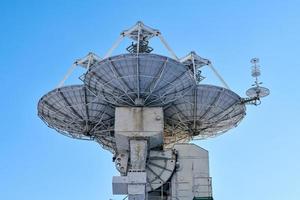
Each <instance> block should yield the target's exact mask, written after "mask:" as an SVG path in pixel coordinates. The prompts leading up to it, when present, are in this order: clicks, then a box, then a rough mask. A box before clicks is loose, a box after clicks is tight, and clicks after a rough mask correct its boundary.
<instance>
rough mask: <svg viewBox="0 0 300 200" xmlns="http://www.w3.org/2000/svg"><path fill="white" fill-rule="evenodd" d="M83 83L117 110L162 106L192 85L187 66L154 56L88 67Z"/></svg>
mask: <svg viewBox="0 0 300 200" xmlns="http://www.w3.org/2000/svg"><path fill="white" fill-rule="evenodd" d="M84 83H85V84H86V85H87V86H88V87H89V88H90V90H91V91H93V92H94V93H95V94H96V95H98V96H102V97H103V98H105V100H106V101H108V102H109V103H112V104H114V105H116V106H164V105H166V104H168V103H170V102H172V101H174V100H176V99H178V98H181V97H182V96H184V95H185V93H187V92H188V91H189V90H190V89H191V88H192V87H191V86H193V85H194V84H195V81H194V79H193V77H192V75H191V72H190V71H189V70H188V69H187V67H186V66H184V65H183V64H181V63H180V62H178V61H175V60H173V59H171V58H168V57H165V56H160V55H155V54H146V53H140V54H122V55H118V56H113V57H109V58H107V59H104V60H102V61H100V62H99V63H97V64H94V65H93V66H91V67H90V69H89V71H88V72H87V73H86V75H85V78H84Z"/></svg>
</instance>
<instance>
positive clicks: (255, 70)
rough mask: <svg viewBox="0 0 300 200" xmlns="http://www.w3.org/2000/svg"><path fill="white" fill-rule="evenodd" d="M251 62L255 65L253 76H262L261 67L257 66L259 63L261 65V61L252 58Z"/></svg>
mask: <svg viewBox="0 0 300 200" xmlns="http://www.w3.org/2000/svg"><path fill="white" fill-rule="evenodd" d="M250 62H251V63H252V64H253V66H252V73H251V75H252V76H253V77H255V78H257V77H259V76H260V66H259V65H258V64H257V63H259V59H258V58H252V59H251V60H250Z"/></svg>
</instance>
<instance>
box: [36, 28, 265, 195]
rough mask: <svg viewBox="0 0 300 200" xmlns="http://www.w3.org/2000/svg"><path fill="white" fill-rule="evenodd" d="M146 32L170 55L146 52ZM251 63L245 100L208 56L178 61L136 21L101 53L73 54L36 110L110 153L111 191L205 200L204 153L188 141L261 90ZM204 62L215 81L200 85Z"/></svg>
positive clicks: (210, 131) (238, 113) (220, 129)
mask: <svg viewBox="0 0 300 200" xmlns="http://www.w3.org/2000/svg"><path fill="white" fill-rule="evenodd" d="M126 37H127V38H129V39H131V40H132V41H133V42H132V44H131V45H130V46H129V47H128V48H126V50H127V52H126V53H123V54H120V55H112V53H113V51H114V50H115V49H116V48H117V47H118V46H119V44H120V42H121V41H122V40H124V39H125V38H126ZM153 37H158V38H159V39H160V41H161V42H162V44H163V45H164V46H165V47H166V49H167V50H168V51H169V53H170V55H171V56H172V58H170V57H167V56H163V55H157V54H153V53H152V51H153V50H154V49H153V48H152V47H150V46H149V41H150V39H151V38H153ZM128 52H129V53H128ZM258 62H259V60H258V58H253V59H252V60H251V63H252V64H253V66H252V76H253V77H254V78H255V82H254V84H253V85H252V87H251V88H250V89H248V90H247V92H246V94H247V96H248V98H241V97H240V96H239V95H238V94H236V93H235V92H233V91H232V90H230V89H229V86H228V84H227V83H226V82H225V80H224V79H223V78H222V76H221V75H220V74H219V73H218V72H217V70H216V69H215V68H214V67H213V66H212V64H211V61H210V60H208V59H205V58H202V57H200V56H199V55H197V54H196V53H195V52H194V51H192V52H191V53H189V54H188V55H187V56H185V57H183V58H181V59H179V58H178V57H177V56H176V54H175V53H174V51H173V50H172V49H171V48H170V46H169V45H168V44H167V42H166V41H165V39H164V37H163V36H162V34H161V32H160V31H159V30H157V29H153V28H151V27H149V26H146V25H144V24H143V23H142V22H137V23H136V24H135V25H134V26H133V27H131V28H129V29H127V30H125V31H123V32H121V34H120V36H119V39H118V40H117V41H116V43H115V44H114V45H113V46H112V47H111V48H110V49H109V51H108V52H107V53H106V54H105V55H104V57H103V58H100V57H99V56H97V55H96V54H94V53H89V54H88V55H87V56H85V57H84V58H82V59H78V60H76V61H75V62H74V63H73V65H72V67H71V68H70V70H69V71H68V73H67V74H66V76H65V77H64V79H63V80H62V81H61V82H60V84H59V85H58V87H57V88H55V89H54V90H52V91H50V92H48V93H47V94H45V95H44V96H43V97H42V98H41V99H40V101H39V103H38V116H39V117H40V118H41V119H42V120H43V121H44V122H45V123H46V124H47V125H48V126H49V127H50V128H53V129H55V130H56V131H58V132H60V133H62V134H64V135H66V136H69V137H71V138H76V139H85V140H93V141H96V142H98V143H99V144H101V146H102V147H103V148H104V149H107V150H109V151H111V153H112V154H113V162H115V167H116V169H117V170H118V171H119V172H120V176H114V177H113V185H112V186H113V193H114V194H117V195H118V194H127V195H128V200H137V199H138V200H150V199H158V197H159V199H162V200H166V199H170V198H171V199H180V200H190V199H207V200H212V199H213V198H212V189H211V177H210V175H209V166H208V152H207V151H206V150H205V149H202V148H200V147H198V146H196V145H194V144H188V142H190V141H191V140H193V139H206V138H210V137H215V136H218V135H220V134H222V133H224V132H226V131H228V130H230V129H232V128H234V127H236V126H237V125H238V124H239V123H240V122H241V121H242V119H243V118H244V116H245V115H246V104H254V105H258V104H259V103H260V98H262V97H265V96H267V95H269V93H270V91H269V89H267V88H265V87H262V86H261V84H262V83H261V82H259V80H258V77H259V76H260V74H261V73H260V68H259V65H258ZM77 66H80V67H82V68H84V69H86V72H85V73H84V74H83V75H82V76H81V77H80V79H81V80H82V82H83V84H81V85H69V86H63V84H64V82H65V80H66V79H67V78H68V76H69V75H71V73H72V71H73V70H74V69H75V68H76V67H77ZM206 66H208V67H210V69H211V70H212V71H213V73H214V75H215V76H216V77H217V78H218V79H219V80H220V82H221V83H222V87H220V86H215V85H205V84H202V80H203V79H204V76H203V74H202V72H201V70H202V67H206Z"/></svg>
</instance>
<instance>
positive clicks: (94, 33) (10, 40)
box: [0, 0, 300, 200]
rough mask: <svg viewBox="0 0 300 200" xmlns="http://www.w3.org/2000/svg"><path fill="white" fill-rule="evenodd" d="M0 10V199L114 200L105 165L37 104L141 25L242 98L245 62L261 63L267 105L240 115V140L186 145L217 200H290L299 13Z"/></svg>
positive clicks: (263, 4)
mask: <svg viewBox="0 0 300 200" xmlns="http://www.w3.org/2000/svg"><path fill="white" fill-rule="evenodd" d="M0 8H1V16H0V58H1V63H0V81H1V92H0V95H1V96H0V97H1V98H0V103H1V104H0V105H1V106H2V108H1V115H0V125H1V130H0V199H3V200H4V199H5V200H41V199H43V200H61V199H64V200H65V199H72V200H86V199H89V200H102V199H103V200H108V199H110V198H111V199H114V200H119V199H121V198H120V197H118V196H113V195H112V190H111V180H112V176H113V175H117V174H118V173H117V172H116V170H115V168H114V163H112V161H111V160H112V155H111V154H110V153H109V152H108V151H105V150H103V149H101V148H100V146H99V145H98V144H96V143H94V142H87V141H80V140H74V139H70V138H68V137H65V136H63V135H61V134H59V133H56V132H55V131H54V130H52V129H50V128H48V127H47V126H46V125H45V124H44V123H43V122H42V121H41V120H40V119H39V118H38V117H37V103H38V100H39V99H40V98H41V96H42V95H44V94H45V93H47V92H48V91H50V90H52V89H53V88H54V87H55V86H56V85H57V84H58V83H59V81H60V80H62V78H63V76H64V74H65V73H66V71H67V70H68V68H69V67H70V65H71V64H72V63H73V62H74V60H75V59H77V58H81V57H84V56H85V55H86V54H87V53H88V52H95V53H96V54H98V55H99V56H104V54H105V53H106V51H107V50H108V49H109V48H110V47H111V46H112V44H113V43H114V41H115V40H116V39H117V37H118V36H119V33H120V32H121V31H122V30H124V29H127V28H129V27H131V26H132V25H134V24H135V23H136V21H138V20H141V21H143V22H144V23H145V24H147V25H149V26H152V27H154V28H158V29H160V31H161V32H162V34H163V35H164V37H165V38H166V40H167V41H168V43H169V44H170V46H171V47H172V48H173V50H174V51H175V52H176V54H177V55H178V56H179V57H182V56H184V55H186V54H187V53H188V52H190V51H191V50H194V51H196V52H197V53H198V54H199V55H201V56H202V57H204V58H208V59H210V60H211V61H212V62H213V64H214V66H215V67H216V68H217V69H218V71H219V72H220V73H221V74H222V76H223V78H224V79H225V80H226V81H227V83H228V84H229V85H230V87H231V89H232V90H233V91H235V92H236V93H238V94H239V95H241V96H243V97H244V96H245V91H246V90H247V89H248V88H249V87H250V85H251V84H252V83H253V79H252V77H251V76H250V66H251V65H250V63H249V61H250V59H251V58H252V57H259V58H260V65H261V70H262V76H261V80H262V81H263V82H264V86H266V87H268V88H269V89H270V90H271V95H270V96H268V97H266V98H265V99H263V101H262V104H261V105H260V106H257V107H255V106H248V107H247V115H246V117H245V119H244V120H243V121H242V122H241V124H240V125H239V126H238V127H237V128H235V129H233V130H230V131H229V132H227V133H226V134H224V135H222V136H219V137H217V138H214V139H209V140H205V141H195V143H196V144H198V145H200V146H201V147H204V148H205V149H207V150H208V151H209V153H210V173H211V176H212V180H213V196H214V198H215V200H232V199H241V200H253V199H264V200H282V199H288V200H298V199H299V196H300V156H299V153H300V151H299V148H300V145H299V140H300V128H299V123H300V120H299V111H300V104H299V101H300V92H299V86H300V80H299V73H300V68H299V67H300V59H299V58H300V12H299V9H300V1H289V0H287V1H276V0H272V1H271V0H270V1H263V0H251V1H250V0H249V1H246V0H245V1H214V0H212V1H200V0H197V1H196V0H195V1H192V0H185V1H179V0H176V1H175V0H173V1H171V0H164V1H159V0H157V1H155V0H151V1H129V0H128V1H125V0H119V1H104V0H103V1H96V0H85V1H77V0H64V1H58V0H51V1H32V0H27V1H15V0H1V2H0ZM128 45H129V41H126V42H125V43H124V44H123V46H122V45H121V47H120V48H119V49H118V50H117V51H116V52H115V53H120V52H124V47H125V46H128ZM152 46H153V47H154V49H155V52H156V53H161V54H164V55H168V54H167V52H166V51H165V50H164V49H163V47H162V45H160V44H159V43H158V42H157V41H153V45H152ZM80 73H82V71H80V70H79V71H77V72H76V73H75V74H74V75H73V76H72V77H71V78H70V79H69V80H68V81H67V82H66V84H73V83H78V82H80V81H79V80H78V76H79V75H80ZM209 78H210V76H209V74H208V78H207V80H212V81H213V80H214V79H213V78H212V79H209ZM218 84H219V83H218Z"/></svg>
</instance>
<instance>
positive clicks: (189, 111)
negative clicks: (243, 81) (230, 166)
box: [164, 85, 246, 142]
mask: <svg viewBox="0 0 300 200" xmlns="http://www.w3.org/2000/svg"><path fill="white" fill-rule="evenodd" d="M164 113H165V120H166V124H167V125H166V127H167V128H168V129H169V130H167V131H166V132H168V133H169V134H172V132H173V131H174V132H175V133H176V132H177V133H176V135H181V138H182V139H183V141H185V140H186V138H190V139H195V138H199V139H205V138H208V137H213V136H216V135H219V134H221V133H223V132H226V131H228V130H229V129H231V128H233V127H235V126H236V125H237V124H238V123H239V122H240V121H241V120H242V119H243V117H244V116H245V114H246V107H245V105H244V104H242V103H241V97H240V96H238V95H237V94H236V93H234V92H232V91H231V90H228V89H225V88H222V87H218V86H212V85H197V86H195V88H194V89H193V90H191V91H190V92H189V93H188V94H186V95H185V96H184V97H183V98H181V99H178V100H176V101H175V102H173V103H171V104H170V106H167V107H166V108H165V109H164ZM185 135H186V137H184V136H185ZM179 139H180V138H179ZM177 142H178V141H177Z"/></svg>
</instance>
